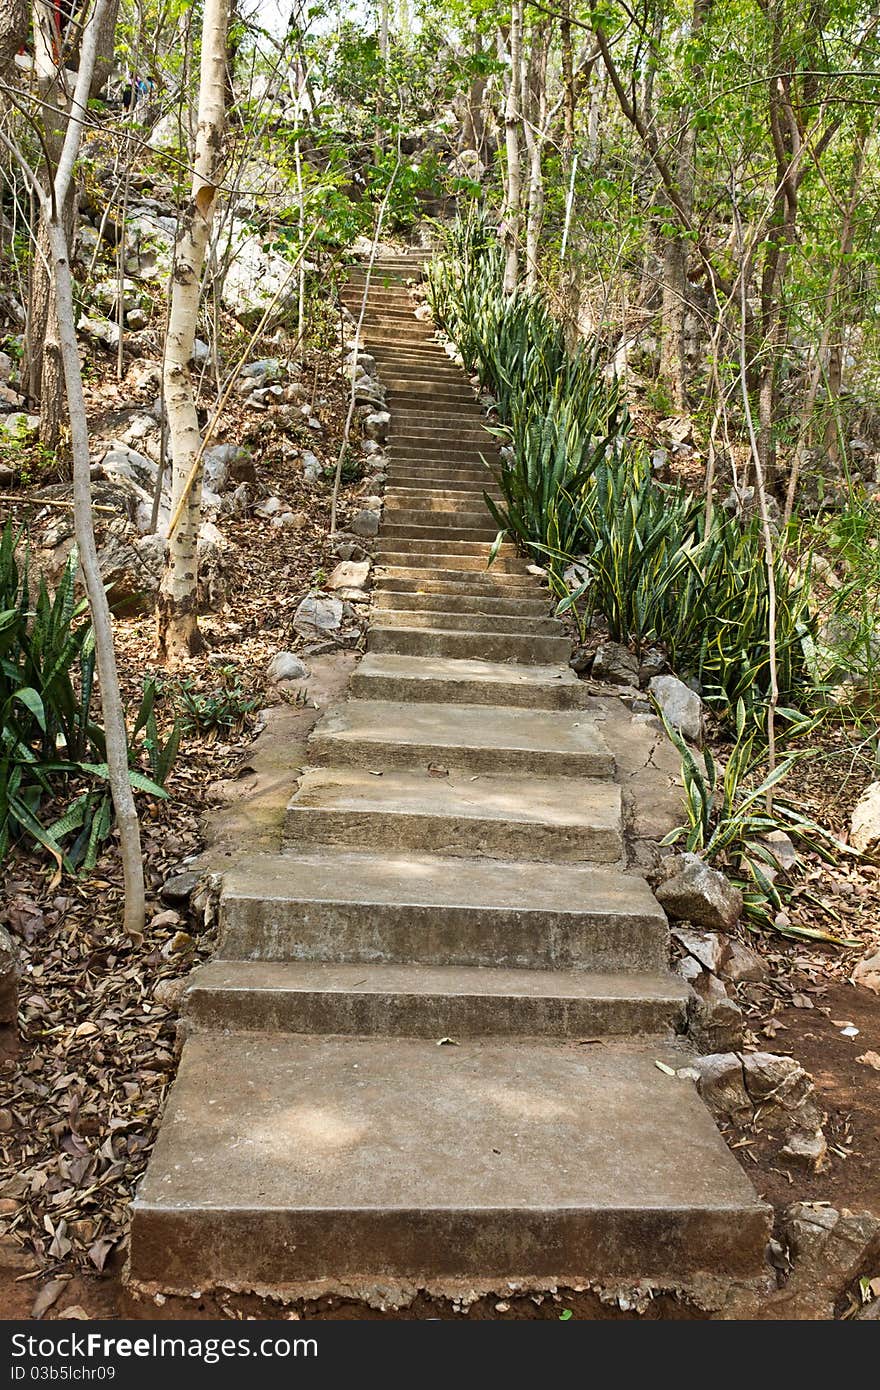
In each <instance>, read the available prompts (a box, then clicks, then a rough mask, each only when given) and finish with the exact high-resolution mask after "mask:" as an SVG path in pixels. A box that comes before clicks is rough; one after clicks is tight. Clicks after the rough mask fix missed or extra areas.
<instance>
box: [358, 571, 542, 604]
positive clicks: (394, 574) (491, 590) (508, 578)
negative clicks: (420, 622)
mask: <svg viewBox="0 0 880 1390" xmlns="http://www.w3.org/2000/svg"><path fill="white" fill-rule="evenodd" d="M373 585H374V588H378V589H386V590H388V591H390V592H392V593H406V594H413V593H425V594H473V595H475V596H476V597H478V598H482V597H484V596H485V597H490V598H491V597H493V596H494V597H496V598H511V597H514V598H515V597H518V596H520V597H524V598H531V597H533V596H534V595H535V594H536V593H538V592H540V591H539V590H538V588H537V585H536V583H535V581H534V579H533V578H532V576H531V575H529V574H504V573H501V572H499V571H496V570H495V568H494V566H493V568H492V570H490V571H486V572H485V573H484V572H482V571H479V570H478V571H470V572H468V571H465V570H430V571H428V570H424V569H421V568H419V567H418V566H412V565H394V566H386V567H385V568H384V569H380V570H377V571H376V572H375V573H374V575H373Z"/></svg>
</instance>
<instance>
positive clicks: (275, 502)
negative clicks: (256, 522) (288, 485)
mask: <svg viewBox="0 0 880 1390" xmlns="http://www.w3.org/2000/svg"><path fill="white" fill-rule="evenodd" d="M287 510H288V508H287V507H285V505H284V503H283V502H282V501H281V498H280V497H264V498H263V500H262V502H258V503H257V505H256V506H255V507H254V511H255V513H256V515H257V516H263V517H270V516H275V515H276V513H278V512H284V511H287Z"/></svg>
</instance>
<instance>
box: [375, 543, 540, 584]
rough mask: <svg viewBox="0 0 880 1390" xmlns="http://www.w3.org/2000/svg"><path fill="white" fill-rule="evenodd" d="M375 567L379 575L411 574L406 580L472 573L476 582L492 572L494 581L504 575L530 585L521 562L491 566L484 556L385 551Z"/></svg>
mask: <svg viewBox="0 0 880 1390" xmlns="http://www.w3.org/2000/svg"><path fill="white" fill-rule="evenodd" d="M376 566H377V569H378V571H379V574H380V576H381V572H382V571H383V570H391V571H392V572H393V571H395V570H406V571H409V575H408V576H407V577H412V576H414V577H416V578H424V577H425V573H426V571H427V572H428V573H429V574H430V575H433V577H434V578H437V579H444V578H446V577H447V576H452V578H455V577H456V576H458V575H462V574H473V575H474V577H475V578H476V579H480V578H485V577H486V576H487V575H489V573H490V569H491V577H492V578H494V577H495V576H496V575H498V576H502V575H503V576H509V577H510V578H511V579H518V580H519V581H520V583H528V580H529V574H528V571H527V570H526V566H525V564H524V563H523V562H522V561H520V560H496V561H495V562H494V564H493V565H491V567H490V566H489V565H487V563H486V559H485V558H484V557H483V556H482V555H480V556H478V555H445V554H437V553H435V552H432V551H418V552H416V551H413V552H412V553H407V552H406V551H403V550H390V549H388V550H385V549H383V550H382V552H381V554H380V555H378V556H377V557H376Z"/></svg>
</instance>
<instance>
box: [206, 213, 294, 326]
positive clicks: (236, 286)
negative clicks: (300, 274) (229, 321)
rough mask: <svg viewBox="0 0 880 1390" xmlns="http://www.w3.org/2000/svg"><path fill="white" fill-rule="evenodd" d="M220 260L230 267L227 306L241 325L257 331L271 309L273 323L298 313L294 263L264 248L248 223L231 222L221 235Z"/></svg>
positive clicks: (225, 282) (225, 296)
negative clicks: (293, 270)
mask: <svg viewBox="0 0 880 1390" xmlns="http://www.w3.org/2000/svg"><path fill="white" fill-rule="evenodd" d="M217 257H218V260H219V261H220V263H221V264H224V262H225V263H226V264H227V270H226V274H225V275H224V277H223V288H222V292H221V297H222V300H223V304H224V306H225V308H227V309H228V310H229V312H230V313H231V314H234V316H235V317H236V318H237V319H238V320H239V322H240V323H243V324H244V325H245V326H246V327H248V328H256V327H257V325H258V324H259V322H260V320H261V319H262V318H263V315H264V314H265V312H266V311H267V310H268V311H269V315H270V322H271V321H274V322H278V321H280V320H283V319H285V318H288V317H290V316H291V315H293V314H295V313H296V307H297V284H296V276H295V275H291V273H290V269H291V267H290V262H289V261H286V260H285V259H284V257H283V256H280V255H279V254H278V253H277V252H276V251H273V250H272V249H270V248H269V247H266V246H264V245H263V244H262V242H261V241H260V239H259V237H257V236H255V235H253V233H252V231H251V229H250V227H249V226H248V225H247V223H243V222H241V221H239V220H238V219H237V218H232V219H231V220H230V223H229V225H228V227H225V228H224V229H223V231H222V232H221V234H220V238H219V243H218V246H217ZM227 258H230V259H228V260H227Z"/></svg>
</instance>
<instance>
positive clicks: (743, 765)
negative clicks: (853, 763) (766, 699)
mask: <svg viewBox="0 0 880 1390" xmlns="http://www.w3.org/2000/svg"><path fill="white" fill-rule="evenodd" d="M780 713H781V714H782V715H783V716H785V717H787V718H788V720H789V722H790V734H792V735H794V734H796V735H798V736H800V737H805V736H806V735H807V734H808V733H809V732H810V731H811V730H812V729H814V728H815V727H816V723H817V721H816V720H810V719H804V718H802V717H801V716H799V715H798V714H797V712H796V711H794V710H782V711H780ZM660 717H661V718H662V719H663V723H664V725H665V728H666V733H667V735H668V736H669V738H670V739H671V741H672V742H673V743H674V744H675V746H676V748H677V749H678V752H679V756H680V758H681V771H682V781H683V783H684V804H685V811H686V816H687V821H686V823H685V824H684V825H680V826H677V827H676V829H675V830H672V831H671V832H670V833H669V834H668V835H667V836H666V837H665V839H664V840H663V841H662V843H663V844H664V845H674V844H683V846H684V848H685V849H686V850H689V851H691V852H695V853H698V854H700V855H701V856H702V857H703V858H704V859H705V860H706V861H707V863H717V864H720V865H721V866H722V867H724V868H725V869H726V870H727V871H728V872H730V874H731V877H732V878H733V879H734V881H736V882H738V883H739V886H740V887H741V888H742V890H743V901H744V904H745V908H746V912H747V915H748V916H750V917H751V918H752V919H753V920H754V921H756V922H759V923H760V924H762V925H764V926H768V925H772V926H775V929H776V930H777V931H781V932H782V933H783V934H784V935H787V936H802V937H808V938H810V939H811V940H819V941H830V942H833V943H834V944H836V945H852V944H856V943H852V942H845V941H843V940H842V939H841V938H838V937H835V936H833V935H832V934H830V933H828V932H825V931H821V930H819V929H818V928H812V927H802V926H799V925H796V924H791V925H789V926H785V927H779V926H776V925H775V923H776V916H775V914H776V913H778V911H779V910H780V909H781V908H782V907H783V906H784V903H783V897H782V893H781V891H780V888H779V887H778V885H777V883H776V881H775V870H776V869H777V867H778V862H777V859H776V857H775V855H774V852H773V844H772V841H771V840H770V839H769V837H770V835H771V834H773V833H774V832H777V831H780V830H782V831H784V832H785V834H786V835H788V836H789V837H790V839H791V840H792V842H793V843H794V845H795V847H796V848H805V849H808V850H810V851H812V852H813V853H815V854H818V855H819V856H820V857H821V858H822V859H824V860H825V861H826V863H835V862H836V860H837V859H838V858H839V857H840V855H842V854H851V853H854V851H853V850H851V849H850V847H849V846H847V845H844V844H843V843H842V842H841V841H839V840H837V839H836V838H835V837H834V836H833V835H832V834H830V832H829V831H827V830H826V829H825V827H824V826H822V825H820V824H819V823H818V821H815V820H813V819H811V817H809V816H804V815H802V814H801V812H800V811H798V810H797V809H796V807H794V806H793V805H791V803H790V802H788V801H786V800H784V799H781V798H780V797H779V796H778V795H776V794H774V793H775V789H776V788H777V787H779V786H781V784H782V783H783V782H784V781H785V779H786V778H787V777H788V775H789V773H790V772H791V770H792V768H793V767H794V765H795V763H797V762H798V761H799V760H800V759H801V758H803V757H806V756H808V752H809V750H799V751H797V752H794V753H790V754H789V755H788V756H787V757H785V758H784V759H783V760H782V762H780V763H778V764H777V766H776V767H775V768H773V769H772V771H768V772H765V771H764V769H765V767H766V748H765V747H764V745H763V744H762V742H761V739H760V736H759V731H758V729H757V728H756V726H755V724H754V721H752V720H750V719H749V717H748V713H747V710H746V706H745V703H744V701H742V700H740V701H739V702H738V703H737V707H736V739H735V742H734V744H733V746H732V748H731V750H730V753H729V755H728V758H727V761H726V763H725V764H724V767H723V768H722V769H719V767H718V765H717V763H716V762H715V759H714V758H713V756H712V753H711V751H710V750H709V748H705V749H704V750H703V751H702V754H701V755H700V761H701V763H702V767H701V766H700V764H699V763H698V762H697V758H696V757H695V755H694V754H693V752H692V751H691V749H690V748H689V747H688V745H687V743H686V742H685V740H684V739H683V738H682V736H681V734H680V733H679V732H678V730H677V729H675V728H674V727H673V726H672V725H671V724H670V723H669V721H668V720H667V719H666V717H665V716H664V715H663V714H662V712H660ZM771 907H772V908H773V909H774V913H772V914H771V912H770V910H769V909H770V908H771Z"/></svg>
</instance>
